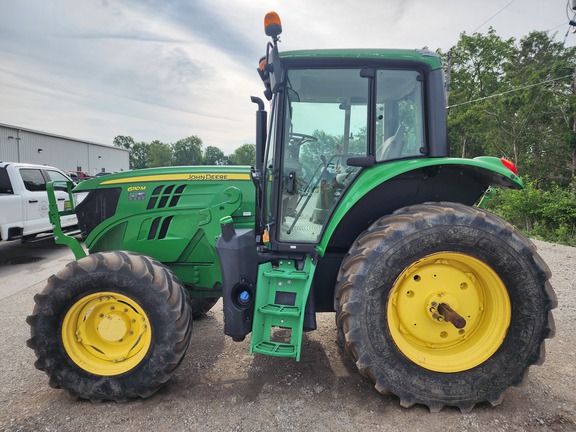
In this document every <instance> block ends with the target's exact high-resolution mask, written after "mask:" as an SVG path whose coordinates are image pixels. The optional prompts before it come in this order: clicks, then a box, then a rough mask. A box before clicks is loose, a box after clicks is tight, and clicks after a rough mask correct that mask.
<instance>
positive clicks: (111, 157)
mask: <svg viewBox="0 0 576 432" xmlns="http://www.w3.org/2000/svg"><path fill="white" fill-rule="evenodd" d="M0 161H4V162H25V163H34V164H40V165H51V166H55V167H57V168H60V169H61V170H63V171H85V172H86V173H88V174H89V175H91V176H93V175H95V174H97V173H99V172H110V173H114V172H120V171H128V169H129V152H128V150H126V149H123V148H118V147H113V146H109V145H104V144H97V143H94V142H90V141H83V140H79V139H75V138H69V137H65V136H60V135H54V134H49V133H46V132H39V131H35V130H31V129H26V128H21V127H18V126H12V125H7V124H2V123H0Z"/></svg>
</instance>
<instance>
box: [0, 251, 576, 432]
mask: <svg viewBox="0 0 576 432" xmlns="http://www.w3.org/2000/svg"><path fill="white" fill-rule="evenodd" d="M535 243H536V245H537V246H538V249H539V252H540V254H541V255H542V257H543V258H544V260H545V261H546V262H547V263H548V265H549V266H550V268H551V269H552V272H553V277H552V285H553V286H554V288H555V290H556V294H557V296H558V304H559V306H558V308H557V309H556V310H555V311H554V317H555V321H556V330H557V331H556V337H555V338H554V339H552V340H549V341H547V344H546V347H547V356H546V361H545V363H544V365H543V366H541V367H532V368H531V369H530V374H529V378H528V381H527V382H526V384H525V385H524V386H522V387H519V388H512V389H510V390H509V391H507V392H506V395H505V397H504V401H503V403H502V404H501V405H499V406H497V407H491V406H488V405H480V406H476V408H475V409H474V410H473V411H472V412H471V413H468V414H462V413H460V412H459V411H458V410H457V409H452V408H445V409H444V410H442V411H441V412H440V413H438V414H431V413H429V412H428V410H427V409H426V408H425V407H422V406H414V407H412V408H409V409H404V408H402V407H400V406H399V405H398V399H397V398H396V397H394V396H383V395H381V394H379V393H378V392H376V390H374V388H373V386H372V384H371V383H370V382H369V381H368V380H366V379H365V378H363V377H361V376H360V375H359V374H358V373H357V371H356V369H355V366H354V365H353V363H352V362H351V361H350V360H349V358H348V357H347V356H346V355H345V354H344V353H343V352H342V350H341V349H340V348H339V346H338V344H337V343H336V328H335V325H334V314H320V316H319V320H318V321H319V322H318V328H319V329H318V330H317V331H315V332H312V333H309V334H307V335H306V336H305V341H304V347H303V351H302V358H301V362H300V363H296V362H295V361H293V360H287V359H281V358H272V357H265V356H250V355H249V354H248V351H249V343H248V341H245V342H242V343H234V342H232V340H231V339H230V338H227V337H225V336H224V334H223V322H222V307H221V304H217V305H216V306H215V307H214V309H213V310H212V311H211V312H210V313H209V314H208V316H207V317H206V318H204V319H202V320H200V321H196V322H195V323H194V330H193V335H192V344H191V347H190V350H189V351H188V354H187V355H186V358H185V359H184V361H183V363H182V365H181V367H180V368H179V369H178V371H177V372H176V374H175V375H174V377H173V378H172V380H171V381H170V382H169V383H168V384H167V385H166V386H164V387H163V388H162V389H161V390H160V391H159V392H158V393H157V394H156V395H154V396H153V397H152V398H149V399H146V400H143V401H135V402H130V403H125V404H117V403H91V402H85V401H75V400H73V399H72V398H70V397H69V396H67V394H66V393H65V392H64V391H62V390H55V389H52V388H50V387H49V386H48V379H47V377H46V375H44V373H43V372H40V371H37V370H36V369H35V368H34V366H33V363H34V361H35V357H34V353H33V352H32V350H30V349H28V348H27V347H26V345H25V341H26V339H28V337H29V327H28V325H27V324H26V323H25V318H26V316H27V315H29V314H30V313H31V311H32V308H33V299H32V298H33V296H34V294H35V293H36V292H38V291H41V290H42V289H43V287H44V281H45V279H46V278H47V276H48V275H49V274H48V275H43V274H40V273H38V272H40V270H41V269H39V267H41V268H45V267H46V264H42V265H40V266H39V265H38V264H37V263H29V264H22V265H23V266H25V267H23V268H22V272H23V273H22V275H23V276H19V275H18V274H15V273H14V269H13V267H9V266H7V265H6V262H7V261H6V259H5V261H4V262H3V261H2V258H1V257H0V292H3V293H4V295H2V296H0V324H1V328H2V335H3V337H2V339H3V340H2V342H3V343H2V345H1V347H0V356H1V360H2V368H1V369H0V379H1V383H2V385H1V386H0V430H2V431H88V430H106V429H109V430H117V431H141V430H169V431H202V430H212V431H268V430H273V429H274V430H282V431H300V430H315V431H333V430H339V431H358V430H370V431H372V430H389V431H396V430H398V431H431V430H442V431H576V343H575V339H576V300H575V298H574V291H573V290H574V288H575V287H574V282H573V281H574V280H576V248H571V247H567V246H561V245H555V244H549V243H544V242H540V241H535ZM0 252H1V251H0ZM58 252H59V255H58V256H57V258H56V259H55V260H54V259H52V261H51V262H52V263H53V266H54V267H56V270H57V269H58V268H60V267H63V265H64V263H65V262H66V261H67V260H70V259H71V255H68V254H67V252H66V250H65V249H59V250H58ZM50 270H51V272H52V273H53V272H54V271H56V270H52V269H50ZM35 272H36V273H35ZM24 275H26V277H31V276H34V275H36V276H37V281H34V279H32V280H31V281H30V282H28V284H27V285H24V286H25V288H23V289H21V290H20V291H18V292H14V291H15V290H14V278H18V280H17V283H20V282H21V281H22V283H24V282H23V281H24V280H25V277H24ZM40 277H41V278H42V279H38V278H40ZM9 281H10V282H9ZM6 292H8V294H6Z"/></svg>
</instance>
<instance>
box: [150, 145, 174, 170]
mask: <svg viewBox="0 0 576 432" xmlns="http://www.w3.org/2000/svg"><path fill="white" fill-rule="evenodd" d="M172 160H173V154H172V149H171V148H170V146H169V145H168V144H164V143H163V142H160V141H158V140H154V141H152V142H151V143H150V144H148V167H150V168H153V167H163V166H171V165H172Z"/></svg>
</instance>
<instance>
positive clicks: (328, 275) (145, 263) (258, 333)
mask: <svg viewBox="0 0 576 432" xmlns="http://www.w3.org/2000/svg"><path fill="white" fill-rule="evenodd" d="M265 28H266V33H267V35H268V36H270V37H271V39H272V41H271V42H269V43H268V45H267V49H266V55H265V56H264V57H263V58H262V60H261V63H260V67H259V68H258V72H259V75H260V77H261V79H262V82H263V84H264V95H265V97H266V99H267V100H268V101H269V110H268V111H269V113H268V111H266V110H265V109H264V102H263V101H262V100H261V99H259V98H256V97H253V98H252V101H253V102H254V103H256V104H257V110H256V164H255V167H253V168H249V167H231V166H214V167H171V168H155V169H148V170H137V171H130V172H125V173H119V174H115V175H109V176H105V177H102V178H99V179H92V180H87V181H85V182H82V183H80V184H78V185H77V186H75V187H74V188H73V190H72V185H68V190H69V194H70V197H71V198H73V196H74V195H75V193H83V194H86V193H87V196H86V198H85V199H84V200H83V201H82V202H81V203H79V204H78V205H77V206H75V207H74V206H73V208H71V209H69V210H66V211H64V212H62V211H61V212H58V210H57V208H56V205H55V203H54V200H52V202H51V212H50V213H51V217H52V221H53V223H54V225H55V233H56V234H57V236H56V237H57V241H58V242H60V243H65V244H68V245H69V246H70V247H71V248H72V250H73V251H74V254H75V256H76V261H73V262H71V263H69V264H67V265H66V267H65V268H64V269H63V270H61V271H60V272H59V273H58V274H56V275H53V276H52V277H50V279H49V280H48V283H47V286H46V288H45V289H44V290H43V292H42V293H40V294H38V295H36V297H35V303H36V304H35V308H34V312H33V314H32V315H31V316H30V317H28V320H27V322H28V323H29V324H30V326H31V338H30V339H29V341H28V345H29V346H30V347H31V348H33V349H34V351H35V353H36V356H37V362H36V364H35V365H36V367H37V368H38V369H41V370H44V371H45V372H46V374H47V375H48V376H49V378H50V385H51V386H53V387H61V388H63V389H65V390H67V391H68V392H69V393H70V394H71V395H73V396H76V397H79V398H84V399H90V400H115V401H125V400H129V399H133V398H145V397H148V396H150V395H152V394H153V393H154V392H155V391H157V390H158V389H159V388H160V387H161V386H162V385H163V384H164V383H165V382H166V381H167V380H168V379H169V378H170V376H171V375H172V374H173V373H174V371H175V370H176V369H177V367H178V365H179V364H180V363H181V362H182V359H183V358H184V355H185V353H186V350H187V348H188V346H189V344H190V336H191V328H192V319H193V317H196V316H201V315H202V314H203V313H205V312H206V311H207V310H209V309H210V308H211V307H212V306H213V305H214V304H215V303H216V301H218V299H219V298H222V301H223V314H224V333H225V334H226V335H228V336H230V337H232V339H233V340H234V341H237V342H240V341H243V340H244V339H245V338H246V336H248V335H250V352H251V353H256V354H264V355H270V356H281V357H292V358H295V359H296V360H299V359H300V353H301V346H302V344H301V341H302V335H303V332H304V331H312V330H314V329H315V328H316V320H315V316H316V313H318V312H334V311H335V312H336V314H335V315H336V324H337V329H338V336H339V338H340V339H341V341H342V344H343V346H344V347H345V350H346V351H347V352H348V354H350V355H351V356H352V358H353V360H354V362H355V363H356V366H357V367H358V370H359V371H360V373H361V374H362V375H364V376H366V377H368V378H369V379H371V380H372V381H373V382H374V384H375V387H376V389H377V390H378V391H379V392H382V393H388V392H389V393H393V394H395V395H397V396H398V397H399V399H400V404H401V405H402V406H405V407H408V406H411V405H413V404H423V405H426V406H428V407H429V409H430V410H431V411H438V410H440V409H442V407H444V406H455V407H458V408H459V409H460V410H462V411H468V410H470V409H472V408H473V406H474V405H475V404H477V403H480V402H484V401H487V402H489V403H491V404H493V405H496V404H498V403H500V401H501V400H502V395H503V392H504V391H505V390H506V389H507V388H509V387H510V386H517V385H520V384H521V383H522V382H523V380H524V378H525V376H526V374H527V371H528V368H529V367H530V366H531V365H533V364H541V363H542V362H543V360H544V340H545V339H546V338H549V337H552V336H553V334H554V323H553V319H552V314H551V310H552V309H553V308H554V307H555V306H556V298H555V295H554V292H553V290H552V287H551V286H550V283H549V278H550V271H549V269H548V267H547V266H546V264H545V263H544V262H543V261H542V259H541V258H540V257H539V256H538V255H537V253H536V249H535V247H534V245H533V244H532V243H531V242H530V241H529V240H528V239H527V238H525V237H524V236H523V235H522V234H521V233H520V232H518V230H516V229H515V228H514V227H512V226H511V225H510V224H508V223H507V222H505V221H503V220H502V219H500V218H498V217H496V216H494V215H492V214H490V213H488V212H487V211H485V210H483V209H482V208H480V206H478V203H479V202H481V201H482V200H484V199H485V197H486V194H487V193H490V192H491V190H492V189H491V188H493V187H495V188H505V189H506V188H509V189H520V188H522V186H523V185H522V181H521V179H520V178H519V177H518V176H517V173H516V170H515V167H514V166H513V165H512V164H510V163H509V162H508V161H505V160H501V159H498V158H495V157H477V158H474V159H458V158H450V157H449V148H448V143H447V128H446V107H445V96H444V76H443V70H442V65H441V61H440V59H439V57H438V56H437V55H435V54H434V53H431V52H429V51H417V50H378V49H373V50H314V51H292V52H283V53H280V52H279V50H278V36H279V34H280V32H281V25H280V21H279V19H278V17H277V15H275V14H273V13H271V14H269V15H267V17H266V20H265ZM67 212H75V214H76V215H77V217H78V221H79V226H80V228H81V231H82V235H83V238H84V240H85V246H86V247H87V248H88V250H89V252H90V253H89V254H88V255H87V254H86V252H85V251H84V248H83V247H82V246H81V245H80V243H79V242H78V241H77V240H76V239H75V238H73V237H67V236H65V235H64V234H63V233H62V232H61V230H60V227H59V216H60V215H62V214H66V213H67Z"/></svg>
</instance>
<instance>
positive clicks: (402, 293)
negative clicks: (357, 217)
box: [335, 203, 556, 411]
mask: <svg viewBox="0 0 576 432" xmlns="http://www.w3.org/2000/svg"><path fill="white" fill-rule="evenodd" d="M549 277H550V271H549V269H548V267H547V266H546V264H545V263H544V262H543V261H542V259H541V258H540V257H539V256H538V255H537V253H536V252H535V247H534V246H533V245H532V243H531V242H530V241H529V240H528V239H526V238H525V237H524V236H523V235H522V234H521V233H520V232H518V231H517V230H516V229H515V228H514V227H512V226H511V225H510V224H508V223H506V222H505V221H503V220H501V219H499V218H497V217H496V216H494V215H492V214H490V213H488V212H485V211H483V210H480V209H477V208H473V207H467V206H463V205H459V204H451V203H444V204H423V205H416V206H412V207H407V208H404V209H401V210H398V211H397V212H395V213H394V214H393V215H390V216H386V217H383V218H381V219H379V220H378V221H376V222H375V223H374V224H373V225H372V226H371V227H370V228H369V229H368V230H367V231H366V232H364V233H363V234H361V235H360V237H359V238H358V239H357V241H356V242H355V244H354V245H353V247H352V248H351V249H350V251H349V253H348V254H347V256H346V257H345V259H344V261H343V262H342V266H341V269H340V273H339V276H338V285H337V288H336V305H335V306H336V309H337V325H338V328H339V332H340V334H342V335H343V337H344V340H345V347H346V351H347V352H348V353H350V354H351V355H352V357H353V358H354V360H355V361H356V365H357V367H358V369H359V370H360V372H361V373H362V374H363V375H365V376H367V377H369V378H371V379H372V380H373V381H374V382H375V385H376V389H377V390H378V391H380V392H381V393H388V392H391V393H393V394H395V395H397V396H398V397H399V398H400V403H401V405H402V406H405V407H409V406H411V405H413V404H416V403H419V404H423V405H427V406H428V407H429V409H430V410H431V411H439V410H441V409H442V407H444V406H456V407H458V408H460V410H462V411H469V410H470V409H472V408H473V407H474V405H475V404H476V403H479V402H483V401H488V402H490V403H491V404H492V405H497V404H499V403H500V402H501V400H502V393H503V392H504V390H506V389H507V388H508V387H510V386H517V385H520V384H521V383H522V382H523V380H524V377H525V376H526V373H527V371H528V367H529V366H530V365H532V364H541V363H542V362H543V360H544V339H546V338H548V337H552V336H553V334H554V322H553V319H552V315H551V312H550V311H551V309H553V308H554V307H556V297H555V295H554V292H553V290H552V287H551V286H550V284H549V282H548V279H549ZM440 304H442V305H443V306H442V308H443V307H444V306H446V305H448V306H450V308H451V309H452V310H453V311H455V312H456V313H457V316H458V317H459V318H462V319H464V322H465V325H464V326H463V327H460V328H458V327H457V326H456V325H455V324H453V323H450V322H447V320H448V317H449V315H444V314H446V311H445V309H441V311H442V312H444V314H442V313H440V312H439V310H438V307H439V305H440ZM453 321H454V322H456V320H453ZM458 324H459V325H460V326H461V324H462V323H461V322H460V321H458Z"/></svg>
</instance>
